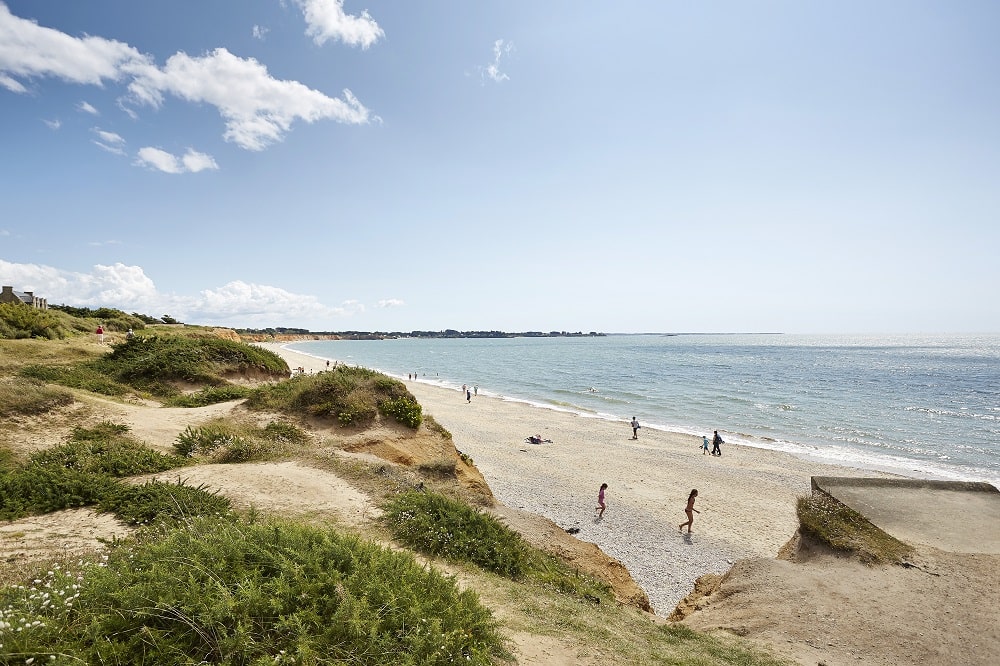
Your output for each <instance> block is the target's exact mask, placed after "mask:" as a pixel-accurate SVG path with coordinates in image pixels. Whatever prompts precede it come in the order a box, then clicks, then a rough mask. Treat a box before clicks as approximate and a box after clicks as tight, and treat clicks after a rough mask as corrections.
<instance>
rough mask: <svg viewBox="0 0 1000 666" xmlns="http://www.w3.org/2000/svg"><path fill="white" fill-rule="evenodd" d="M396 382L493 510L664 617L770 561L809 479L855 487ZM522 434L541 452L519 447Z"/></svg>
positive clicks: (734, 449) (306, 358)
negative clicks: (598, 554)
mask: <svg viewBox="0 0 1000 666" xmlns="http://www.w3.org/2000/svg"><path fill="white" fill-rule="evenodd" d="M258 344H261V346H263V347H265V348H267V349H270V350H271V351H274V352H275V353H277V354H279V355H280V356H281V357H282V358H284V359H285V360H286V362H288V365H289V366H290V367H293V368H297V367H302V368H304V369H305V371H306V372H320V371H322V370H325V359H321V358H318V357H314V356H310V355H307V354H303V353H301V352H297V351H293V350H289V349H285V348H284V347H283V346H282V345H281V344H280V343H258ZM331 360H332V359H331ZM337 362H338V363H339V362H340V361H337ZM403 381H404V383H405V384H406V386H407V388H409V389H410V392H411V393H413V395H414V396H415V397H416V398H417V400H418V401H419V402H420V404H421V405H422V406H423V410H424V413H425V414H430V415H432V416H433V417H434V419H435V420H436V421H437V422H438V423H440V424H441V425H442V426H443V427H445V428H446V429H448V431H450V432H451V433H452V436H453V438H454V442H455V447H456V448H457V449H458V450H460V451H462V452H463V453H465V454H467V455H469V456H471V457H472V459H473V461H474V463H475V465H476V467H477V468H478V469H479V471H480V472H481V473H482V474H483V476H484V477H485V478H486V481H487V483H488V484H489V486H490V488H491V489H492V491H493V494H494V495H495V497H496V499H497V501H499V502H501V503H503V504H505V505H507V506H509V507H512V508H516V509H522V510H525V511H529V512H531V513H535V514H538V515H541V516H544V517H546V518H548V519H549V520H552V521H553V522H555V523H556V524H557V525H559V526H560V527H562V528H563V529H568V528H571V527H575V528H578V529H579V530H580V531H579V533H577V534H576V537H577V538H579V539H581V540H584V541H588V542H591V543H594V544H596V545H597V546H598V547H599V548H601V550H603V551H604V552H605V553H607V554H608V555H610V556H612V557H615V558H617V559H618V560H620V561H621V562H622V564H623V565H624V566H625V567H626V568H627V569H628V571H629V572H630V573H631V575H632V577H633V579H634V580H635V581H636V583H637V584H638V585H639V586H640V587H642V589H643V590H644V591H645V592H646V594H647V595H648V596H649V599H650V603H651V604H652V605H653V608H654V610H655V612H656V613H657V614H658V615H661V616H664V617H665V616H667V615H669V614H670V612H671V611H672V610H673V608H674V607H675V606H676V604H677V603H678V602H679V601H680V600H681V599H682V598H683V597H684V596H686V595H687V594H688V593H689V592H690V591H691V590H692V588H693V587H694V581H695V579H697V578H698V577H699V576H702V575H704V574H707V573H716V574H722V573H725V572H726V571H727V570H728V569H729V568H730V567H731V566H732V564H733V563H734V562H735V561H736V560H738V559H744V558H752V557H765V558H774V557H775V556H776V555H777V553H778V550H779V549H780V548H781V547H782V546H783V545H784V544H785V543H786V542H787V541H788V540H789V539H791V538H792V536H793V535H794V533H795V531H796V529H797V527H798V519H797V517H796V514H795V504H796V499H797V498H798V497H800V496H805V495H809V494H810V493H811V485H810V482H811V478H812V477H813V476H859V473H858V471H857V470H855V469H853V468H850V467H846V466H843V465H832V464H825V463H819V462H812V461H808V460H803V459H801V458H798V457H796V456H793V455H791V454H787V453H782V452H780V451H773V450H769V449H761V448H755V447H749V446H738V445H732V444H725V445H723V455H722V457H713V456H708V455H703V454H702V451H701V438H700V437H696V436H692V435H685V434H680V433H669V432H664V431H659V430H655V429H646V428H643V429H642V430H640V436H639V439H638V440H632V431H631V428H629V427H628V424H627V423H624V422H622V423H617V422H613V421H607V420H602V419H599V418H586V417H581V416H578V415H576V414H575V413H572V412H569V411H555V410H552V409H548V408H541V407H536V406H531V405H529V404H527V403H523V402H515V401H512V400H504V399H502V398H495V397H490V396H486V395H483V394H480V395H478V396H475V397H473V398H472V400H471V402H469V401H467V400H466V397H465V395H464V394H460V392H459V391H457V390H454V389H447V388H443V387H440V386H436V385H433V384H431V383H428V382H424V381H419V380H417V381H412V380H411V381H406V380H403ZM533 434H541V435H542V437H543V438H545V439H551V440H552V443H547V444H541V445H534V444H528V443H526V442H525V438H526V437H527V436H528V435H533ZM871 475H872V476H888V475H886V474H878V473H873V474H871ZM601 483H608V484H609V488H608V491H607V506H608V508H607V511H606V512H605V515H604V518H603V519H601V520H597V519H596V518H595V511H594V509H595V506H596V500H597V491H598V488H599V486H600V485H601ZM693 488H697V489H698V492H699V496H698V500H697V504H696V507H695V508H697V509H699V511H700V512H701V513H699V514H695V522H694V525H693V528H692V529H693V533H692V534H691V536H690V537H688V536H687V535H686V534H681V533H680V532H679V531H678V525H679V524H680V523H681V522H683V521H684V520H685V519H686V518H685V516H684V511H683V509H684V503H685V501H686V499H687V496H688V494H689V493H690V491H691V489H693Z"/></svg>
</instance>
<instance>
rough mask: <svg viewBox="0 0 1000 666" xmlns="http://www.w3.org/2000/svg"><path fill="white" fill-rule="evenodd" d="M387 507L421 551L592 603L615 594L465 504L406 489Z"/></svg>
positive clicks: (389, 519)
mask: <svg viewBox="0 0 1000 666" xmlns="http://www.w3.org/2000/svg"><path fill="white" fill-rule="evenodd" d="M383 508H384V510H385V512H384V514H383V520H384V521H385V523H386V524H387V525H388V527H389V530H390V531H391V532H392V534H393V536H394V537H395V538H396V539H397V540H399V541H400V542H401V543H403V544H404V545H406V546H408V547H410V548H412V549H414V550H416V551H417V552H420V553H424V554H427V555H433V556H435V557H442V558H444V559H447V560H449V561H452V562H465V563H469V564H473V565H475V566H477V567H479V568H481V569H485V570H487V571H491V572H493V573H496V574H499V575H501V576H504V577H505V578H511V579H515V580H530V581H533V582H535V583H538V584H540V585H543V586H545V587H548V588H550V589H554V590H556V591H558V592H560V593H562V594H568V595H571V596H573V597H576V598H578V599H584V600H587V601H591V602H594V601H596V602H598V603H600V601H601V599H607V598H610V597H611V596H612V593H611V590H610V588H609V587H608V586H607V585H606V584H604V583H601V582H600V581H597V580H594V579H593V578H591V577H589V576H584V575H581V574H580V573H579V572H578V571H576V570H573V569H571V568H570V567H568V566H567V565H566V564H565V563H563V562H562V561H560V560H558V559H556V558H555V557H553V556H551V555H549V554H547V553H544V552H542V551H540V550H538V549H536V548H533V547H531V546H530V545H528V544H527V543H526V542H525V541H524V539H523V538H522V537H521V535H519V534H518V533H517V532H514V531H513V530H511V529H510V528H509V527H507V526H506V525H504V524H502V523H501V522H500V521H498V520H497V519H496V518H494V517H493V516H490V515H488V514H485V513H483V512H481V511H478V510H476V509H475V508H473V507H471V506H469V505H468V504H465V503H464V502H460V501H458V500H454V499H450V498H448V497H445V496H443V495H439V494H437V493H432V492H422V491H416V490H408V491H405V492H402V493H399V494H397V495H395V496H394V497H391V498H390V499H389V500H388V501H387V502H386V503H385V506H384V507H383Z"/></svg>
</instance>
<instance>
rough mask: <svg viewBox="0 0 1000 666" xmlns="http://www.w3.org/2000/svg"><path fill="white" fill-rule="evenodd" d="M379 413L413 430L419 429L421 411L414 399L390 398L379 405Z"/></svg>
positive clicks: (421, 417)
mask: <svg viewBox="0 0 1000 666" xmlns="http://www.w3.org/2000/svg"><path fill="white" fill-rule="evenodd" d="M379 411H381V412H382V413H383V414H385V415H386V416H391V417H392V418H394V419H396V421H398V422H399V423H402V424H403V425H405V426H409V427H411V428H413V429H414V430H415V429H417V428H419V427H420V422H421V420H422V419H423V414H422V412H423V410H422V409H421V407H420V404H419V403H418V402H417V401H416V400H415V399H410V398H405V397H404V398H390V399H388V400H383V401H382V402H380V403H379Z"/></svg>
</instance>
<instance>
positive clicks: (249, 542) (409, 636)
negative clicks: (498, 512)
mask: <svg viewBox="0 0 1000 666" xmlns="http://www.w3.org/2000/svg"><path fill="white" fill-rule="evenodd" d="M36 581H37V582H36V583H35V584H34V585H31V586H24V587H21V588H8V589H7V590H5V591H4V592H3V593H2V595H0V607H2V608H3V609H4V611H3V613H4V615H3V617H2V618H0V621H2V622H3V623H6V624H7V625H9V626H12V627H19V628H21V629H20V630H19V631H16V632H15V631H6V632H3V634H2V636H3V641H2V643H3V645H2V647H0V660H3V661H4V663H9V662H10V660H11V659H12V658H13V657H14V656H15V655H16V657H17V660H18V663H33V662H34V663H44V664H49V663H54V664H70V663H75V664H79V663H88V664H154V663H155V664H158V665H167V666H172V665H175V664H176V665H180V664H193V663H205V664H233V665H236V664H245V665H248V666H250V665H257V666H263V665H264V664H313V665H318V664H347V663H350V664H356V665H357V666H375V665H381V664H400V665H403V666H408V665H417V664H420V665H431V666H433V665H437V664H454V663H463V664H479V665H487V664H495V663H497V662H498V661H499V660H510V659H511V658H512V657H511V655H510V653H509V652H508V650H507V649H506V646H505V640H504V637H503V635H502V634H501V633H500V629H499V625H498V622H497V621H496V620H495V619H494V618H493V616H492V615H491V613H490V612H489V610H488V609H486V608H484V607H483V606H482V605H481V604H480V603H479V600H478V598H477V597H476V595H475V593H473V592H471V591H460V590H459V589H458V587H457V585H456V583H455V582H454V580H452V579H451V578H448V577H445V576H443V575H441V574H440V573H438V572H436V571H435V570H433V569H429V568H426V567H424V566H423V565H421V564H419V563H417V562H416V561H415V559H414V558H413V557H412V556H411V555H409V554H406V553H398V552H393V551H390V550H388V549H386V548H383V547H381V546H378V545H376V544H373V543H368V542H362V541H361V540H359V539H358V538H356V537H348V536H342V535H340V534H338V533H336V532H333V531H330V530H322V529H317V528H314V527H307V526H302V525H296V524H293V523H289V522H284V521H274V522H268V523H253V524H248V523H246V522H240V521H230V520H215V519H200V520H194V521H190V522H189V523H188V524H187V525H186V526H185V528H184V529H177V530H170V531H163V530H147V531H146V532H145V533H144V534H142V535H141V536H140V537H139V538H137V539H135V540H130V541H126V542H120V543H119V544H117V545H116V546H115V547H114V548H113V549H112V550H111V552H110V556H109V557H108V559H107V562H106V563H104V565H103V566H90V567H88V568H86V569H85V570H83V571H82V572H76V571H65V570H61V569H60V570H55V569H54V570H52V571H50V572H49V573H48V574H43V576H42V577H39V578H37V579H36ZM46 599H49V601H45V600H46Z"/></svg>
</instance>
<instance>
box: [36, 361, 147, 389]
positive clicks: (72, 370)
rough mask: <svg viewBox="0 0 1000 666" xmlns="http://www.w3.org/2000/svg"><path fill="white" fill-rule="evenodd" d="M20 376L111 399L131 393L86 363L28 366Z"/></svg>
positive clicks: (127, 387)
mask: <svg viewBox="0 0 1000 666" xmlns="http://www.w3.org/2000/svg"><path fill="white" fill-rule="evenodd" d="M20 375H21V376H22V377H28V378H31V379H37V380H39V381H42V382H48V383H52V384H61V385H63V386H68V387H70V388H77V389H82V390H84V391H90V392H91V393H99V394H101V395H108V396H112V397H121V396H123V395H127V394H128V393H131V392H132V391H133V389H132V388H131V387H129V386H127V385H125V384H122V383H121V382H118V381H116V380H115V379H114V378H112V377H109V376H108V375H107V374H105V373H104V372H101V371H100V370H97V369H96V368H93V367H90V365H89V364H88V363H83V364H80V365H74V366H50V365H28V366H25V367H24V368H21V371H20Z"/></svg>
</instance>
